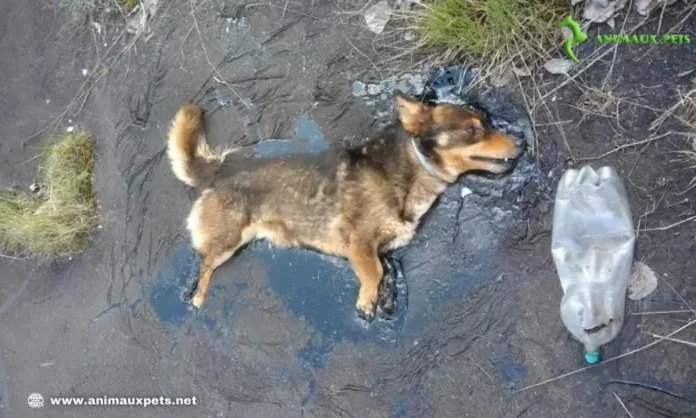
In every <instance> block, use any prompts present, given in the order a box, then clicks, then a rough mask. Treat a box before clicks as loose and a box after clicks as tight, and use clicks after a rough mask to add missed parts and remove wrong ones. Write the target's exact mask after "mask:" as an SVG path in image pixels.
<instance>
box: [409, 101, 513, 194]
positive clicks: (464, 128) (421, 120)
mask: <svg viewBox="0 0 696 418" xmlns="http://www.w3.org/2000/svg"><path fill="white" fill-rule="evenodd" d="M395 102H396V103H395V104H396V111H397V114H398V117H399V121H400V122H401V125H402V126H403V128H404V130H406V132H408V133H409V134H410V135H411V136H412V137H413V138H414V140H415V141H416V142H417V146H418V149H419V150H420V152H422V153H423V154H424V155H425V156H426V157H427V158H428V160H429V162H431V163H432V164H433V165H435V166H436V167H437V169H438V171H440V172H442V173H443V174H445V175H446V177H448V178H450V179H453V180H454V179H456V178H457V177H459V176H460V175H461V174H463V173H465V172H467V171H474V170H483V171H488V172H491V173H503V172H505V171H508V170H509V169H511V168H512V165H513V162H514V160H515V158H517V157H518V156H519V155H520V154H521V153H522V144H521V143H520V142H518V141H515V140H514V139H512V138H510V137H508V136H507V135H505V134H504V133H502V132H499V131H495V130H492V129H489V128H488V127H486V126H485V123H484V120H483V118H482V117H481V116H480V115H478V114H477V113H475V112H473V111H471V110H468V109H466V108H464V107H461V106H456V105H453V104H438V105H436V106H429V105H425V104H423V103H420V102H419V101H416V100H413V99H411V98H408V97H406V96H404V95H402V94H401V93H397V94H396V97H395Z"/></svg>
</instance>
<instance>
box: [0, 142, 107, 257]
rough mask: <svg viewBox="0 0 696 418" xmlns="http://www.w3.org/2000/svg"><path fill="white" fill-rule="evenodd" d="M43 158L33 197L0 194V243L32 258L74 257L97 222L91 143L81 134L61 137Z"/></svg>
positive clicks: (20, 194)
mask: <svg viewBox="0 0 696 418" xmlns="http://www.w3.org/2000/svg"><path fill="white" fill-rule="evenodd" d="M44 158H45V163H44V165H43V166H42V168H41V171H42V173H43V176H44V184H43V186H42V188H41V190H40V191H39V192H38V193H35V194H29V193H25V192H18V191H6V192H4V193H1V194H0V243H2V245H3V246H4V247H5V248H6V249H9V250H13V251H29V252H31V253H34V254H37V255H58V254H71V253H76V252H79V251H81V250H82V249H83V248H84V245H85V241H86V238H87V234H88V232H89V231H90V230H91V229H92V228H93V227H94V225H95V224H96V220H97V216H96V208H95V203H94V197H93V194H92V170H93V168H94V160H93V157H92V139H91V137H90V136H89V135H88V134H86V133H70V134H65V135H62V136H60V137H59V138H58V139H57V141H56V142H55V143H54V144H53V145H50V146H49V147H47V148H46V149H45V150H44Z"/></svg>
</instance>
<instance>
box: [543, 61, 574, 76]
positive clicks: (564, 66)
mask: <svg viewBox="0 0 696 418" xmlns="http://www.w3.org/2000/svg"><path fill="white" fill-rule="evenodd" d="M572 67H573V61H571V60H567V59H561V58H553V59H550V60H548V61H546V62H545V63H544V69H545V70H546V71H548V72H550V73H551V74H568V71H570V69H571V68H572Z"/></svg>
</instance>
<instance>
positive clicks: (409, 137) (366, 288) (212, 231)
mask: <svg viewBox="0 0 696 418" xmlns="http://www.w3.org/2000/svg"><path fill="white" fill-rule="evenodd" d="M394 103H395V109H396V113H397V121H396V122H395V123H393V124H392V125H390V126H388V127H387V128H386V129H385V130H384V131H383V132H382V133H381V135H379V136H377V137H376V138H374V139H372V140H370V141H368V142H367V143H365V144H363V145H360V146H358V147H355V148H347V149H341V150H336V149H333V150H332V149H329V150H327V151H325V152H324V153H322V154H317V155H306V156H293V157H287V158H278V159H262V158H240V157H239V156H238V155H235V154H236V152H235V150H228V151H226V152H224V153H216V152H213V151H212V150H211V149H210V147H209V146H208V143H207V142H206V139H205V133H204V129H203V113H202V111H201V109H200V108H199V107H197V106H195V105H191V104H186V105H183V106H181V108H180V109H179V110H178V112H177V114H176V116H175V118H174V120H173V121H172V124H171V128H170V131H169V138H168V144H167V151H168V156H169V159H170V161H171V165H172V170H173V172H174V175H175V176H176V177H177V178H178V179H179V180H181V181H182V182H184V183H186V184H187V185H189V186H191V187H195V188H198V189H200V190H201V191H202V193H201V195H200V197H199V198H198V200H196V202H195V203H194V204H193V207H192V209H191V212H190V215H189V216H188V219H187V228H188V230H189V232H190V234H191V242H192V245H193V248H194V249H195V250H196V251H197V252H198V253H199V255H200V256H201V265H200V276H199V279H198V282H197V285H196V286H195V290H194V292H193V296H192V298H191V304H192V305H193V306H194V307H195V308H197V309H198V308H200V307H201V306H202V305H203V302H204V300H205V297H206V293H207V291H208V287H209V286H210V280H211V277H212V275H213V273H214V271H215V270H216V269H217V268H218V267H219V266H220V265H222V264H223V263H224V262H225V261H227V260H228V259H229V258H230V257H232V256H233V255H234V254H235V253H236V252H237V251H239V249H240V248H242V247H243V246H244V245H245V244H247V243H249V242H250V241H252V240H257V239H266V240H268V241H270V242H271V243H273V244H274V245H276V246H279V247H305V248H311V249H314V250H317V251H319V252H322V253H325V254H329V255H333V256H340V257H345V258H346V259H348V261H349V262H350V264H351V267H352V269H353V271H354V273H355V276H356V277H357V279H358V281H359V284H360V289H359V292H358V297H357V302H356V305H355V306H356V309H357V311H358V314H359V316H361V317H362V318H364V319H366V320H368V321H370V320H371V319H372V318H373V317H374V315H375V307H376V303H377V301H378V297H379V295H378V289H379V286H380V282H381V280H382V276H383V266H382V263H381V262H380V254H384V253H386V252H388V251H391V250H394V249H396V248H399V247H403V246H405V245H407V244H408V243H409V242H410V241H411V239H412V238H413V236H414V234H415V233H416V228H417V227H418V223H419V220H420V219H421V218H422V217H423V215H424V214H425V213H426V212H427V211H428V210H429V209H430V207H431V206H432V205H433V202H435V200H436V199H437V197H438V196H439V195H440V194H442V193H443V192H444V190H445V189H446V188H447V186H448V185H450V184H452V183H454V182H455V181H456V180H457V179H458V178H459V177H460V176H461V175H462V174H464V173H467V172H471V171H487V172H491V173H504V172H507V171H509V170H511V169H512V167H513V164H514V160H515V159H516V158H517V157H519V156H520V154H521V153H522V152H523V143H521V142H520V141H518V140H515V139H513V138H511V137H509V136H507V135H505V134H504V133H502V132H499V131H496V130H493V129H490V128H489V127H486V126H485V124H484V119H483V118H482V117H481V115H479V114H478V113H476V112H474V111H471V110H469V109H467V108H464V107H461V106H456V105H452V104H436V105H429V104H423V103H421V102H420V101H417V100H414V99H413V98H410V97H407V96H405V95H403V94H401V93H396V94H395V97H394Z"/></svg>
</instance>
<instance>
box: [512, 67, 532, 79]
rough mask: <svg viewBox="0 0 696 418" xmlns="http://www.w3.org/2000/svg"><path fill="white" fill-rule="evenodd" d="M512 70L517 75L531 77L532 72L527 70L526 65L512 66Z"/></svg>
mask: <svg viewBox="0 0 696 418" xmlns="http://www.w3.org/2000/svg"><path fill="white" fill-rule="evenodd" d="M512 71H513V72H514V73H515V75H516V76H517V77H531V76H532V73H530V72H529V68H528V67H524V68H518V67H512Z"/></svg>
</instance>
